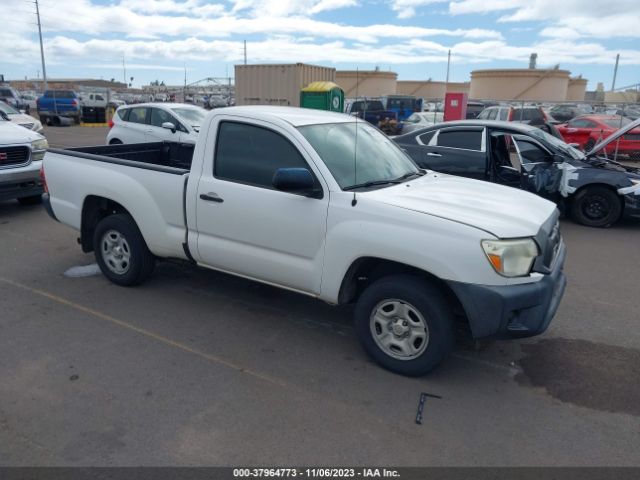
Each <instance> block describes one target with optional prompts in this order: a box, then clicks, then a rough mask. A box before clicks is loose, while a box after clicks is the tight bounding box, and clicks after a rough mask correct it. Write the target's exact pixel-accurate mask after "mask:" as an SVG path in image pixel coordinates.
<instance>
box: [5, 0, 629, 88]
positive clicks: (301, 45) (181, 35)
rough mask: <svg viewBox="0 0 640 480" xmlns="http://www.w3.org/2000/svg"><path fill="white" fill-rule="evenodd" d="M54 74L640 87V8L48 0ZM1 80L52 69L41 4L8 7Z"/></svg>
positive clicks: (622, 3)
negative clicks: (284, 68)
mask: <svg viewBox="0 0 640 480" xmlns="http://www.w3.org/2000/svg"><path fill="white" fill-rule="evenodd" d="M39 1H40V13H41V19H42V27H43V36H44V43H45V56H46V61H47V72H48V75H49V77H95V78H105V79H111V78H116V79H117V80H120V81H121V80H122V78H123V69H122V59H123V56H124V58H125V59H126V64H127V76H133V77H134V82H133V83H134V85H136V86H139V85H141V84H145V83H148V82H149V81H152V80H155V79H159V80H164V81H165V82H166V83H170V84H182V83H183V81H184V68H185V67H186V71H187V81H188V83H191V82H195V81H197V80H200V79H202V78H205V77H225V76H227V74H231V75H232V74H233V65H234V64H235V63H240V62H242V57H243V47H242V45H243V40H245V39H246V41H247V55H248V62H249V63H294V62H306V63H314V64H320V65H328V66H333V67H336V68H339V69H355V68H356V67H358V68H360V69H369V68H373V67H375V66H379V67H380V68H381V69H382V70H393V71H395V72H398V74H399V78H400V79H404V80H415V79H428V78H432V79H433V80H444V78H445V75H446V62H447V51H448V50H449V49H451V51H452V67H451V80H452V81H468V79H469V72H470V71H471V70H474V69H479V68H514V67H515V68H517V67H527V66H528V60H529V55H530V54H531V53H532V52H536V53H537V54H538V66H539V67H551V66H554V65H556V64H560V66H561V67H562V68H565V69H568V70H571V71H572V73H573V74H574V75H578V74H582V76H583V77H585V78H588V79H589V88H590V89H593V88H595V86H596V83H597V82H603V83H604V84H605V87H606V88H610V86H611V81H612V77H613V65H614V62H615V56H616V54H617V53H620V55H621V57H620V70H619V73H618V80H617V86H619V87H620V86H625V85H630V84H636V83H638V82H640V1H638V0H608V1H602V0H454V1H449V0H39ZM0 4H1V5H0V11H1V12H2V13H3V20H2V23H1V27H0V45H2V48H0V73H4V75H5V77H6V78H10V79H15V78H24V77H29V78H34V77H36V76H37V75H38V74H40V75H42V73H41V72H40V51H39V47H38V37H37V26H36V24H35V22H36V16H35V5H34V2H33V1H32V0H0Z"/></svg>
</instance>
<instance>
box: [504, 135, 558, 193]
mask: <svg viewBox="0 0 640 480" xmlns="http://www.w3.org/2000/svg"><path fill="white" fill-rule="evenodd" d="M511 138H512V139H513V142H514V145H515V149H516V151H517V158H518V161H519V162H520V172H521V187H522V188H523V189H525V190H528V191H530V192H531V193H535V194H537V195H540V196H542V197H545V198H547V199H549V200H556V198H557V197H558V195H559V191H560V181H561V179H562V170H561V169H560V168H559V166H560V163H561V162H557V161H555V158H554V156H553V154H552V153H551V152H550V151H548V150H547V149H546V148H545V147H543V146H542V145H541V144H540V143H538V142H537V141H535V140H534V139H533V138H531V137H528V136H526V135H513V136H512V137H511Z"/></svg>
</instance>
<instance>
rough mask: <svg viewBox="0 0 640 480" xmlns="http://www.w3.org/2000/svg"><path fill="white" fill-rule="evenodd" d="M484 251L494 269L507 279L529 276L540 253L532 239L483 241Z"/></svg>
mask: <svg viewBox="0 0 640 480" xmlns="http://www.w3.org/2000/svg"><path fill="white" fill-rule="evenodd" d="M482 249H483V250H484V253H485V254H486V255H487V259H488V260H489V263H490V264H491V266H492V267H493V269H494V270H495V271H496V272H498V273H499V274H500V275H503V276H505V277H521V276H523V275H528V274H529V272H530V271H531V266H532V265H533V261H534V260H535V258H536V257H537V256H538V253H539V252H538V245H536V242H534V241H533V239H532V238H522V239H517V240H483V241H482Z"/></svg>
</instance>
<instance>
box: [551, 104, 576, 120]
mask: <svg viewBox="0 0 640 480" xmlns="http://www.w3.org/2000/svg"><path fill="white" fill-rule="evenodd" d="M549 114H550V115H551V117H553V118H554V119H555V120H558V121H559V122H568V121H569V120H571V119H572V118H575V117H579V116H580V115H582V114H583V111H582V110H580V109H579V108H578V107H577V106H576V105H556V106H554V107H551V109H549Z"/></svg>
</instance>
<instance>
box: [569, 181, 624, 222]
mask: <svg viewBox="0 0 640 480" xmlns="http://www.w3.org/2000/svg"><path fill="white" fill-rule="evenodd" d="M621 213H622V203H621V202H620V197H618V195H616V194H615V193H614V192H613V191H611V190H609V189H608V188H606V187H587V188H585V189H584V190H581V191H580V192H578V193H577V194H576V196H575V198H574V199H573V203H572V206H571V214H572V216H573V218H574V220H575V221H576V222H578V223H581V224H582V225H586V226H588V227H598V228H607V227H610V226H611V225H613V224H614V223H615V222H616V221H617V220H618V219H619V218H620V214H621Z"/></svg>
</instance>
